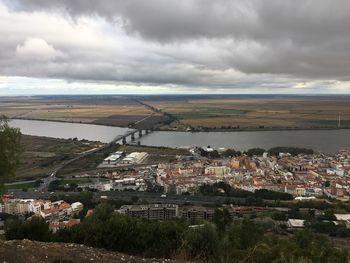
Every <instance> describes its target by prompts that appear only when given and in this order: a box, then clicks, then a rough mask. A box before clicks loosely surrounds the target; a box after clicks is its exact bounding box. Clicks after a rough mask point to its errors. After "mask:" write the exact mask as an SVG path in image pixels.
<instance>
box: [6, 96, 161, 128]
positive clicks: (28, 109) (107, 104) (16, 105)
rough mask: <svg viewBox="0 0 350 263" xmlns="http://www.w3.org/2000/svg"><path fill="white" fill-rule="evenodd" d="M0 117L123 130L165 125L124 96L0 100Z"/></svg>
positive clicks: (159, 115)
mask: <svg viewBox="0 0 350 263" xmlns="http://www.w3.org/2000/svg"><path fill="white" fill-rule="evenodd" d="M0 115H6V116H7V117H9V118H21V119H37V120H53V121H65V122H81V123H94V124H103V125H111V126H122V127H123V126H124V127H126V126H130V125H134V124H135V123H136V124H137V123H140V124H139V125H140V128H145V127H143V126H142V125H144V126H147V125H148V126H152V125H154V124H157V123H158V122H162V121H164V116H163V115H162V114H159V113H155V112H154V111H152V110H150V109H149V108H147V107H145V106H144V105H141V104H140V103H138V102H137V101H134V100H133V99H130V98H128V97H124V96H33V97H2V98H1V97H0ZM141 120H144V121H142V122H141ZM146 128H149V127H146Z"/></svg>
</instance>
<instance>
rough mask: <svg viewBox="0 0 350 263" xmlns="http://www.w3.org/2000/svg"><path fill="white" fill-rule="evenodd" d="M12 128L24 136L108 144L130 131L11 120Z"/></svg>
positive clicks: (118, 128) (85, 125)
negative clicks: (84, 140)
mask: <svg viewBox="0 0 350 263" xmlns="http://www.w3.org/2000/svg"><path fill="white" fill-rule="evenodd" d="M10 125H11V126H12V127H16V128H20V129H21V132H22V133H23V134H25V135H36V136H45V137H53V138H61V139H69V138H74V137H76V138H78V139H79V140H82V139H86V140H89V141H101V142H110V141H112V140H113V139H114V138H115V137H116V136H118V135H123V134H124V133H126V132H128V131H130V129H128V128H120V127H110V126H102V125H93V124H82V123H67V122H55V121H34V120H11V121H10Z"/></svg>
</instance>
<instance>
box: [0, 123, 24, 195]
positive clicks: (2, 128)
mask: <svg viewBox="0 0 350 263" xmlns="http://www.w3.org/2000/svg"><path fill="white" fill-rule="evenodd" d="M20 142H21V133H20V131H19V129H16V128H11V127H10V126H9V125H8V120H7V118H5V117H4V116H2V117H0V192H1V191H2V189H3V185H4V183H5V182H6V181H7V180H8V178H9V177H10V176H12V175H14V172H15V168H16V167H17V165H18V163H19V155H20V148H21V147H20Z"/></svg>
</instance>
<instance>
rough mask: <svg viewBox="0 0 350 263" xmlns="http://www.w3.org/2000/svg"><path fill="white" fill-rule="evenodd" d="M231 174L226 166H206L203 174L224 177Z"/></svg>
mask: <svg viewBox="0 0 350 263" xmlns="http://www.w3.org/2000/svg"><path fill="white" fill-rule="evenodd" d="M230 172H231V169H230V168H229V167H227V166H208V167H206V168H205V170H204V173H205V174H208V175H209V174H213V175H218V176H220V175H226V174H228V173H230Z"/></svg>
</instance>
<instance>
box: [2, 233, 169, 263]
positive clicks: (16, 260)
mask: <svg viewBox="0 0 350 263" xmlns="http://www.w3.org/2000/svg"><path fill="white" fill-rule="evenodd" d="M0 262H6V263H46V262H50V263H73V262H74V263H80V262H81V263H83V262H84V263H85V262H104V263H108V262H116V263H118V262H123V263H127V262H130V263H137V262H143V263H148V262H149V263H150V262H152V263H153V262H172V261H170V260H164V259H163V260H157V259H144V258H141V257H135V256H129V255H125V254H122V253H116V252H110V251H107V250H105V249H98V248H91V247H87V246H84V245H79V244H67V243H44V242H38V241H30V240H26V239H25V240H12V241H2V240H0Z"/></svg>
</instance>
